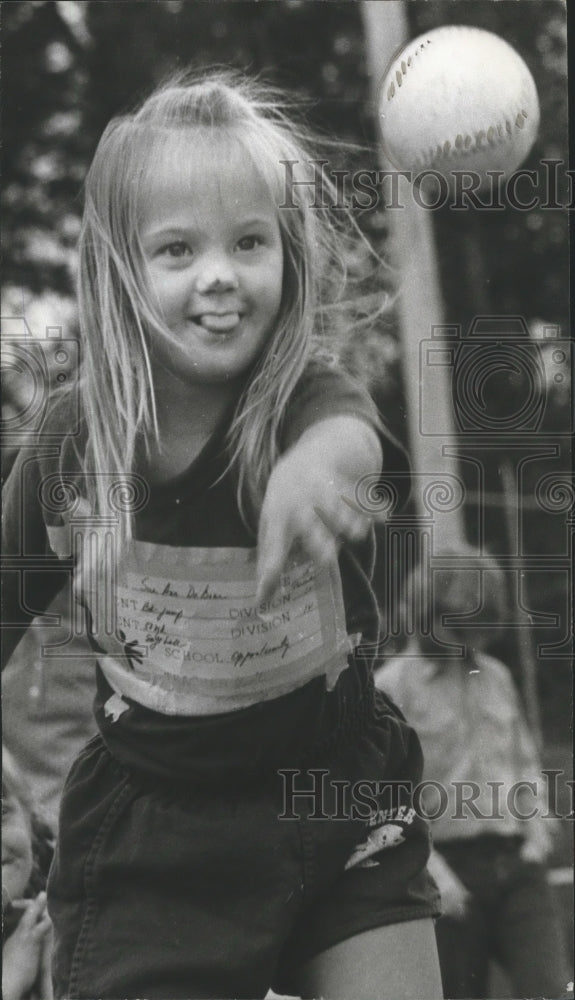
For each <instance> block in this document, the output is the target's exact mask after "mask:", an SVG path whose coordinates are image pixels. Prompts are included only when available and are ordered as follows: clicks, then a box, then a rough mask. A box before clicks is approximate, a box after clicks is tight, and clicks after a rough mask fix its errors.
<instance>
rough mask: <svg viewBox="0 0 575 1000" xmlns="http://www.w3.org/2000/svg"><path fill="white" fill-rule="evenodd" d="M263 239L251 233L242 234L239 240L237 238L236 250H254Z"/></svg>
mask: <svg viewBox="0 0 575 1000" xmlns="http://www.w3.org/2000/svg"><path fill="white" fill-rule="evenodd" d="M262 243H263V239H262V238H261V236H256V235H255V234H254V235H251V236H242V238H241V240H238V243H237V246H238V250H255V249H256V248H257V247H259V246H261V245H262Z"/></svg>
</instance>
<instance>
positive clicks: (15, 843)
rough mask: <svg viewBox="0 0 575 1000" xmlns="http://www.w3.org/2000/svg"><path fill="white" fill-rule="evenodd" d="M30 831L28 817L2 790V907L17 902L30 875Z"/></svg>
mask: <svg viewBox="0 0 575 1000" xmlns="http://www.w3.org/2000/svg"><path fill="white" fill-rule="evenodd" d="M32 865H33V858H32V831H31V828H30V819H29V816H28V813H27V811H26V809H25V808H24V806H23V805H22V803H21V802H20V800H19V799H18V798H17V796H16V795H15V794H14V793H13V792H12V791H10V789H9V788H7V787H6V786H4V789H3V797H2V906H3V908H4V907H5V906H6V905H7V904H8V903H10V902H12V900H14V899H20V898H21V897H22V896H23V894H24V892H25V890H26V886H27V885H28V882H29V880H30V875H31V874H32Z"/></svg>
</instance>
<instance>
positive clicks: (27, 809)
mask: <svg viewBox="0 0 575 1000" xmlns="http://www.w3.org/2000/svg"><path fill="white" fill-rule="evenodd" d="M52 853H53V842H52V834H51V831H50V828H49V827H48V826H47V824H46V823H45V822H44V821H43V820H42V819H40V817H39V815H38V813H37V812H36V809H35V807H34V805H33V801H32V796H31V794H30V790H29V788H28V786H27V784H26V782H25V780H24V777H23V776H22V774H21V773H20V771H19V769H18V767H17V765H16V763H15V761H14V758H13V757H12V755H11V754H10V752H9V751H8V750H6V749H5V748H4V747H3V748H2V996H3V997H4V1000H51V998H52V982H51V970H50V964H51V954H52V926H51V922H50V918H49V916H48V911H47V909H46V892H45V891H44V890H45V887H46V878H47V875H48V869H49V867H50V861H51V859H52Z"/></svg>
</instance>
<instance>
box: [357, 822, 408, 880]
mask: <svg viewBox="0 0 575 1000" xmlns="http://www.w3.org/2000/svg"><path fill="white" fill-rule="evenodd" d="M404 840H405V837H404V836H403V829H402V827H400V826H398V825H397V823H385V824H384V825H383V826H378V827H377V829H375V830H372V831H371V833H370V834H369V836H368V838H367V840H365V841H364V842H363V844H360V845H359V847H356V849H355V851H354V852H353V854H352V856H351V858H350V859H349V861H348V862H347V864H346V866H345V868H346V870H347V869H348V868H372V867H374V866H375V865H378V864H379V861H374V860H370V859H371V855H372V854H378V853H379V852H380V851H383V850H384V849H385V848H386V847H397V846H398V844H402V843H403V841H404Z"/></svg>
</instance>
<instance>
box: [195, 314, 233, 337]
mask: <svg viewBox="0 0 575 1000" xmlns="http://www.w3.org/2000/svg"><path fill="white" fill-rule="evenodd" d="M239 321H240V315H239V313H237V312H229V313H202V315H201V316H199V317H198V323H199V324H200V326H203V328H204V330H209V331H210V333H230V332H231V331H232V330H233V329H234V327H235V326H237V325H238V323H239Z"/></svg>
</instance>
